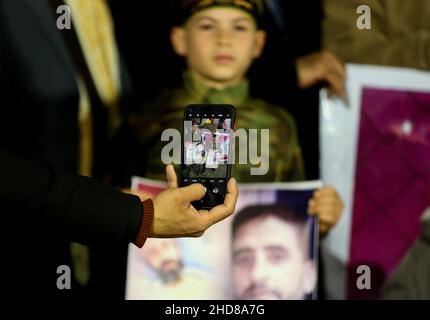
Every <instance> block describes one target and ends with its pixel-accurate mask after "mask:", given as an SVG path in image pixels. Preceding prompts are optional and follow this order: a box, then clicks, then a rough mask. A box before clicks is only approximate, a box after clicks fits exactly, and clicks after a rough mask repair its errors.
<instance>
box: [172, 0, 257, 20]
mask: <svg viewBox="0 0 430 320" xmlns="http://www.w3.org/2000/svg"><path fill="white" fill-rule="evenodd" d="M175 2H176V3H175V4H174V7H175V11H176V14H175V17H176V24H177V25H182V24H183V23H184V22H185V21H186V20H187V19H188V18H189V17H191V16H192V15H193V14H195V13H197V12H199V11H201V10H204V9H208V8H211V7H216V6H218V7H234V8H238V9H240V10H243V11H245V12H247V13H249V14H250V15H251V16H252V17H253V18H254V19H255V21H256V23H257V25H258V26H259V25H260V22H261V19H262V18H263V16H264V11H265V10H264V0H177V1H175Z"/></svg>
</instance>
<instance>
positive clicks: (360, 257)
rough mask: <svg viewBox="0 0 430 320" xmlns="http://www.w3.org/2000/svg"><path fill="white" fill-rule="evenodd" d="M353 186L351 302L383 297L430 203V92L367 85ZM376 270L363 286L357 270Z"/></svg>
mask: <svg viewBox="0 0 430 320" xmlns="http://www.w3.org/2000/svg"><path fill="white" fill-rule="evenodd" d="M359 119H360V124H359V133H358V146H357V160H356V171H355V186H354V188H353V203H352V213H353V214H352V221H351V241H350V253H349V254H350V257H349V264H348V292H347V297H348V298H349V299H360V298H366V299H369V298H378V297H379V293H380V292H379V291H380V288H381V285H382V284H383V282H384V281H385V280H386V279H387V277H388V276H389V275H390V273H391V272H392V271H393V268H394V267H395V266H396V265H397V264H398V263H399V261H400V259H401V258H402V257H403V256H404V254H405V252H406V251H407V249H408V248H409V247H410V246H411V244H412V243H413V242H414V240H415V238H416V237H417V236H418V234H419V232H420V223H419V217H420V215H421V214H422V213H423V211H424V209H425V208H426V207H427V206H428V205H429V203H430V93H423V92H413V91H406V90H397V89H396V90H387V89H376V88H371V87H363V89H362V99H361V114H360V116H359ZM359 265H367V266H369V267H370V270H371V272H372V274H371V275H372V288H371V290H360V289H359V288H357V285H356V279H357V273H356V270H357V267H358V266H359Z"/></svg>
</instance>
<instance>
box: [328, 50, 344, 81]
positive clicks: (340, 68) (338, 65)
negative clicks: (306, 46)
mask: <svg viewBox="0 0 430 320" xmlns="http://www.w3.org/2000/svg"><path fill="white" fill-rule="evenodd" d="M325 55H326V57H327V62H328V63H329V64H330V66H331V68H333V69H334V70H335V72H336V73H338V74H339V75H340V76H341V77H342V79H343V80H345V64H344V63H343V62H342V61H341V60H340V59H339V58H338V57H337V56H335V55H334V54H333V53H332V52H330V51H328V50H326V51H325Z"/></svg>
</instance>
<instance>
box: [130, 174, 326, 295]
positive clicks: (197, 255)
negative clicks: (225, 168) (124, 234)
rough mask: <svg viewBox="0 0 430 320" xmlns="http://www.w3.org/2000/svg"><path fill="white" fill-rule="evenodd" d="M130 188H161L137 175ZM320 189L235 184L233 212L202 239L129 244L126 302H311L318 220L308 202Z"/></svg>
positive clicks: (156, 190)
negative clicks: (142, 245)
mask: <svg viewBox="0 0 430 320" xmlns="http://www.w3.org/2000/svg"><path fill="white" fill-rule="evenodd" d="M132 187H133V189H135V190H139V191H140V192H144V193H147V194H148V196H150V195H155V194H157V193H159V192H161V191H162V190H164V189H165V188H166V186H165V184H164V183H161V182H156V181H152V180H148V179H142V178H138V177H135V178H134V179H133V186H132ZM319 187H321V183H320V182H319V181H315V182H300V183H274V184H242V185H239V198H238V202H237V204H236V210H235V213H234V214H233V215H232V216H230V217H228V218H227V219H225V220H223V221H221V222H220V223H218V224H216V225H214V226H212V227H211V228H209V229H208V230H207V231H206V232H205V234H204V235H203V236H202V237H200V238H178V239H152V238H151V239H148V240H147V242H146V243H145V245H144V247H143V248H142V249H138V248H137V247H135V246H134V245H130V248H129V257H128V271H127V288H126V299H132V300H140V299H142V300H143V299H174V300H176V299H178V300H180V299H220V300H224V299H227V300H233V299H234V300H264V299H270V300H291V299H293V300H301V299H316V298H317V295H316V289H317V279H318V274H317V270H318V254H317V252H318V250H317V248H318V222H317V219H316V218H315V217H310V216H308V214H307V207H308V202H309V200H310V199H311V197H312V195H313V192H314V191H315V189H317V188H319Z"/></svg>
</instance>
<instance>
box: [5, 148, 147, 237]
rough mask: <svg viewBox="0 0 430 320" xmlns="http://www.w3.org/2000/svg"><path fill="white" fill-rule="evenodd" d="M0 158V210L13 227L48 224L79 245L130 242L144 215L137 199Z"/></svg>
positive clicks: (87, 181) (86, 180)
mask: <svg viewBox="0 0 430 320" xmlns="http://www.w3.org/2000/svg"><path fill="white" fill-rule="evenodd" d="M0 159H1V161H0V163H1V165H0V177H1V183H0V201H1V206H2V207H4V208H7V209H8V211H9V212H12V213H14V214H13V215H14V216H13V217H12V219H13V221H14V222H15V223H16V224H17V225H20V224H22V223H27V222H28V221H32V222H33V221H35V222H36V223H37V226H39V225H40V226H46V225H49V226H52V227H54V228H59V230H61V233H63V234H64V235H65V236H66V237H67V238H68V239H70V240H71V241H76V242H80V243H83V244H92V243H99V244H100V243H101V244H103V243H106V242H116V243H129V242H133V241H135V239H136V237H137V234H138V232H139V229H140V227H141V222H142V212H143V211H142V204H141V202H140V199H139V198H138V197H136V196H133V195H128V194H124V193H122V192H120V191H117V190H115V189H113V188H110V187H108V186H106V185H104V184H102V183H100V182H97V181H95V180H93V179H90V178H86V177H79V176H75V175H72V174H68V173H65V172H58V171H56V170H55V169H54V168H53V167H52V166H50V165H49V164H48V163H45V162H30V161H26V160H23V159H20V158H18V157H15V156H13V155H11V154H9V153H7V152H5V151H2V150H0ZM17 212H19V213H20V214H19V215H18V214H16V213H17ZM42 231H43V230H41V232H42Z"/></svg>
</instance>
